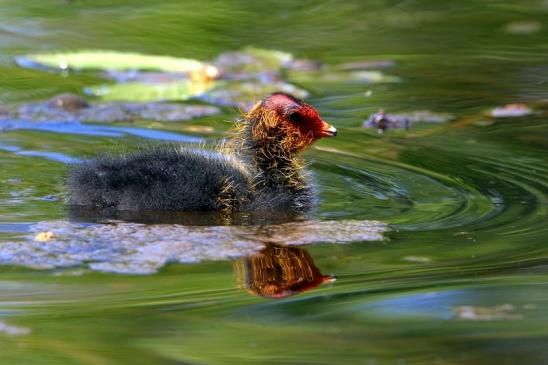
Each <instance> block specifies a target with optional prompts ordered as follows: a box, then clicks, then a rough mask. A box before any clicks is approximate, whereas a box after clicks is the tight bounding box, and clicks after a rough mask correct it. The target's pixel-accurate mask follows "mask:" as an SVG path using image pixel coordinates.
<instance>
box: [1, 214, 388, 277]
mask: <svg viewBox="0 0 548 365" xmlns="http://www.w3.org/2000/svg"><path fill="white" fill-rule="evenodd" d="M386 229H387V227H386V225H385V224H383V223H380V222H375V221H353V220H348V221H306V222H294V223H285V224H279V225H266V226H202V227H201V226H181V225H167V224H156V225H145V224H138V223H112V224H100V225H99V224H97V225H87V224H78V223H71V222H67V221H51V222H41V223H38V224H35V225H33V226H31V228H30V231H31V234H29V235H28V236H26V237H24V238H23V239H22V240H21V241H14V242H4V243H2V245H1V246H0V263H1V264H4V265H22V266H27V267H31V268H38V269H51V268H57V267H71V266H81V265H86V266H88V267H89V268H90V269H92V270H98V271H108V272H118V273H131V274H150V273H154V272H156V271H157V270H158V269H159V268H161V267H162V266H164V265H165V264H166V263H169V262H179V263H194V262H200V261H205V260H226V259H230V258H237V257H245V256H249V255H254V254H256V253H257V252H259V251H260V250H262V249H263V248H264V247H265V245H267V244H270V243H277V244H285V245H303V244H312V243H318V242H324V243H348V242H357V241H379V240H382V239H383V232H384V231H386Z"/></svg>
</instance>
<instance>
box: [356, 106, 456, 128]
mask: <svg viewBox="0 0 548 365" xmlns="http://www.w3.org/2000/svg"><path fill="white" fill-rule="evenodd" d="M453 118H454V117H453V116H452V115H451V114H448V113H434V112H431V111H426V110H420V111H414V112H411V113H406V114H389V113H386V112H385V111H384V110H381V111H379V112H377V113H374V114H371V115H370V116H369V118H368V119H367V120H366V121H365V122H364V123H363V126H364V127H365V128H376V129H377V130H378V131H379V132H383V131H385V130H386V129H389V128H404V129H409V128H410V127H411V125H412V124H415V123H447V122H449V121H451V120H452V119H453Z"/></svg>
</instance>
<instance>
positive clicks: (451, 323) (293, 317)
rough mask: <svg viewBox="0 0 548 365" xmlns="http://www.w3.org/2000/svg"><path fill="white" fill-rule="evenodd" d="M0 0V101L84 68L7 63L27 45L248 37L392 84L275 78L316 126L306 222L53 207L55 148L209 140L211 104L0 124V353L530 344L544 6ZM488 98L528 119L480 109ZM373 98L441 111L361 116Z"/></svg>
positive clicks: (546, 351) (416, 350)
mask: <svg viewBox="0 0 548 365" xmlns="http://www.w3.org/2000/svg"><path fill="white" fill-rule="evenodd" d="M0 14H2V16H1V18H2V21H1V24H0V75H1V76H0V108H2V107H3V106H9V105H13V104H20V103H31V102H42V101H43V100H46V99H49V98H51V97H53V96H54V95H56V94H59V93H66V92H72V93H77V94H81V95H83V90H85V88H86V87H89V86H90V85H97V84H101V83H105V80H104V79H101V78H100V77H99V76H98V75H97V74H94V73H85V72H82V73H78V72H77V73H66V72H65V73H59V72H50V71H48V72H45V71H44V70H38V69H25V68H20V67H18V66H17V65H16V64H15V62H14V59H15V57H17V56H20V55H23V54H28V53H33V52H44V51H66V50H75V49H112V50H118V51H132V52H141V53H150V54H159V55H171V56H178V57H189V58H196V59H199V60H211V59H214V58H215V57H217V55H219V54H220V53H221V52H226V51H233V50H238V49H241V48H244V47H246V46H255V47H260V48H266V49H277V50H282V51H285V52H289V53H292V54H294V55H295V56H296V57H298V58H306V59H309V60H315V61H319V62H322V63H325V64H326V65H331V66H335V65H340V64H343V63H355V62H362V61H383V62H377V66H390V67H388V68H383V69H382V72H384V73H386V74H388V75H391V76H394V79H393V80H398V82H389V83H375V82H373V83H363V82H351V81H350V82H349V81H348V80H346V81H345V80H337V79H322V78H320V77H318V78H317V79H316V80H314V79H311V80H310V79H309V80H301V82H298V78H296V80H295V81H293V82H294V83H295V84H298V86H299V87H301V88H303V89H305V90H307V91H308V92H310V97H308V98H307V101H308V102H310V103H311V104H313V105H314V106H316V107H317V108H318V109H319V110H320V112H321V114H322V116H324V118H325V119H326V120H327V121H329V122H331V123H332V124H334V125H335V126H336V127H337V128H338V129H339V136H338V137H336V138H332V139H328V140H322V141H320V142H318V143H317V144H316V145H315V146H314V147H313V148H311V149H310V150H309V151H307V152H306V154H305V158H306V159H307V160H308V161H309V162H310V169H311V170H312V171H313V172H314V174H315V177H316V180H317V184H318V187H319V190H320V199H321V202H320V205H319V207H318V209H317V210H316V211H315V212H314V213H313V214H312V216H311V217H310V219H311V221H309V222H286V223H282V224H279V222H268V221H265V222H264V223H265V224H264V225H262V226H247V227H245V226H244V227H242V226H231V225H226V224H220V223H218V224H216V225H215V226H204V225H203V221H202V220H201V218H200V217H190V218H189V217H185V220H184V223H185V225H181V224H179V225H157V224H156V225H150V226H148V225H136V224H134V223H116V222H111V223H109V224H110V226H108V225H106V226H102V225H99V226H97V225H89V224H87V223H89V222H85V221H84V222H82V221H80V222H74V223H69V222H68V220H69V218H70V217H69V212H67V211H66V209H65V208H64V206H63V196H62V180H63V176H65V174H66V163H68V162H73V161H78V160H81V159H83V158H86V157H89V156H92V155H94V154H97V153H99V152H101V151H108V150H113V149H116V150H118V149H125V148H128V149H132V148H136V147H137V146H138V145H139V144H142V143H152V142H151V141H170V142H181V143H188V144H191V145H192V144H195V143H199V142H202V141H204V140H206V141H213V140H215V139H216V138H221V137H222V136H223V135H224V133H225V132H226V131H227V130H228V129H229V128H230V126H231V121H233V120H234V119H235V118H236V117H237V110H236V109H235V108H231V107H223V108H221V109H222V113H221V114H219V115H216V116H209V117H203V118H197V119H193V120H190V121H184V122H162V121H157V120H149V121H147V120H136V121H133V122H131V123H130V122H125V123H115V124H101V125H98V124H93V123H89V124H79V125H76V124H69V125H65V126H63V125H59V124H55V123H50V124H47V123H46V124H32V123H31V125H28V124H27V125H24V124H19V128H11V129H6V130H5V131H2V129H1V128H0V166H1V168H0V263H1V264H2V266H0V363H2V364H21V365H23V364H24V365H29V364H86V365H88V364H89V365H110V364H300V363H302V364H515V363H519V364H542V363H547V362H548V347H547V343H548V315H547V314H546V313H548V294H547V293H548V246H547V242H548V241H547V237H548V225H547V224H546V223H547V216H548V214H547V211H548V205H547V203H548V196H547V191H548V180H547V179H548V153H547V152H548V148H547V147H548V122H547V120H548V99H547V98H548V84H547V83H548V76H547V75H548V47H547V45H548V23H547V22H546V19H548V17H547V16H548V4H547V3H546V2H545V1H541V0H538V1H537V0H522V1H518V0H513V1H512V0H507V1H498V0H487V1H482V2H478V1H472V0H463V1H459V2H457V3H454V4H453V3H447V2H439V1H434V0H431V1H430V0H427V1H421V2H419V1H390V0H378V1H368V2H358V1H356V2H342V1H341V2H338V1H331V2H316V1H305V2H289V1H285V2H277V3H276V4H267V3H263V2H247V1H232V2H215V3H207V4H206V3H204V2H192V1H189V2H185V3H184V4H183V3H181V2H179V1H174V0H166V1H162V2H160V3H155V4H153V3H152V2H149V1H140V0H138V1H124V0H123V1H108V0H105V1H83V0H82V1H80V0H75V1H61V0H55V1H54V0H51V1H38V0H29V1H14V0H4V1H2V3H1V4H0ZM386 61H390V62H386ZM290 81H291V80H290ZM511 103H525V104H526V105H527V106H528V107H530V108H531V110H532V114H530V115H527V116H521V117H508V118H493V117H492V116H490V115H489V111H490V110H492V109H493V108H495V107H498V106H503V105H506V104H511ZM379 109H384V110H386V112H388V113H393V114H396V115H399V114H406V113H414V112H416V111H424V110H427V111H431V112H436V113H449V114H451V115H452V116H453V117H454V119H453V120H452V121H451V122H445V123H429V124H428V123H422V124H421V123H413V124H412V125H411V126H410V129H408V130H404V129H390V128H389V129H388V130H386V131H385V133H377V131H376V130H374V129H365V128H363V126H362V124H363V122H364V120H365V119H367V118H368V117H369V115H371V114H372V113H375V112H377V111H379ZM192 219H196V221H193V220H192ZM181 222H183V221H181ZM322 222H323V223H322ZM193 223H195V224H193ZM225 223H226V222H225ZM197 224H200V225H201V227H191V226H196V225H197ZM284 224H285V225H284ZM287 224H289V225H290V226H287ZM110 227H112V229H110ZM42 231H51V232H53V233H54V234H58V235H60V237H61V238H60V240H59V241H55V245H54V244H53V243H51V242H49V241H48V238H47V237H46V236H44V235H42V236H37V238H38V240H37V241H36V240H34V239H33V237H34V236H35V235H36V234H40V232H42ZM59 232H60V233H59ZM67 232H68V233H67ZM166 232H168V233H169V235H166ZM63 234H64V235H65V236H63ZM185 235H186V236H187V237H188V239H187V240H185V239H184V237H183V239H182V240H181V242H178V241H177V242H176V238H178V237H179V238H180V237H181V236H185ZM97 237H98V238H97ZM135 237H137V238H135ZM160 237H161V238H163V240H161V239H160ZM171 237H173V239H171ZM96 238H97V239H96ZM139 239H141V242H140V243H139V244H136V241H138V240H139ZM79 242H81V245H79V244H78V243H79ZM201 244H203V246H200V245H201ZM286 244H288V245H287V246H285V245H286ZM202 247H203V248H202ZM148 255H150V256H148ZM124 258H125V259H127V260H126V261H124V260H122V259H124ZM33 260H34V261H33ZM162 260H163V261H162ZM127 262H130V264H131V265H129V264H127ZM124 265H125V266H124ZM128 265H129V266H128ZM128 267H129V269H128ZM139 268H143V270H139Z"/></svg>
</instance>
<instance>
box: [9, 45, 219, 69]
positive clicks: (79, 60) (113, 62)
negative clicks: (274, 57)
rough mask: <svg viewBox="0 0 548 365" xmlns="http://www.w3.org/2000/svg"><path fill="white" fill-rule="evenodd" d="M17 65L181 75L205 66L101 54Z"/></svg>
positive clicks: (43, 57)
mask: <svg viewBox="0 0 548 365" xmlns="http://www.w3.org/2000/svg"><path fill="white" fill-rule="evenodd" d="M17 63H18V64H19V65H20V66H22V67H31V68H32V67H35V68H36V67H48V68H55V69H60V70H67V69H70V70H116V71H125V70H154V71H165V72H183V73H184V72H194V71H200V70H202V69H204V67H208V66H209V65H207V64H205V63H203V62H201V61H198V60H194V59H190V58H178V57H171V56H156V55H147V54H141V53H134V52H117V51H101V50H80V51H74V52H55V53H38V54H30V55H26V56H22V57H19V58H17ZM209 67H210V66H209Z"/></svg>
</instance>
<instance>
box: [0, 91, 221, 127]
mask: <svg viewBox="0 0 548 365" xmlns="http://www.w3.org/2000/svg"><path fill="white" fill-rule="evenodd" d="M218 113H220V110H219V108H217V107H215V106H208V105H187V104H179V103H160V102H148V103H135V102H133V103H130V102H127V103H123V102H110V103H88V102H87V101H86V100H85V99H84V98H82V97H80V96H78V95H73V94H60V95H57V96H55V97H53V98H51V99H49V100H46V101H43V102H37V103H26V104H22V105H20V106H18V107H15V108H13V110H11V111H10V112H9V113H8V114H5V115H3V116H0V128H2V122H3V121H4V124H5V123H8V122H10V121H13V120H23V121H31V122H46V121H48V122H49V121H79V122H100V123H113V122H126V121H133V120H139V119H141V120H155V121H167V122H174V121H184V120H190V119H193V118H200V117H205V116H211V115H215V114H218Z"/></svg>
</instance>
